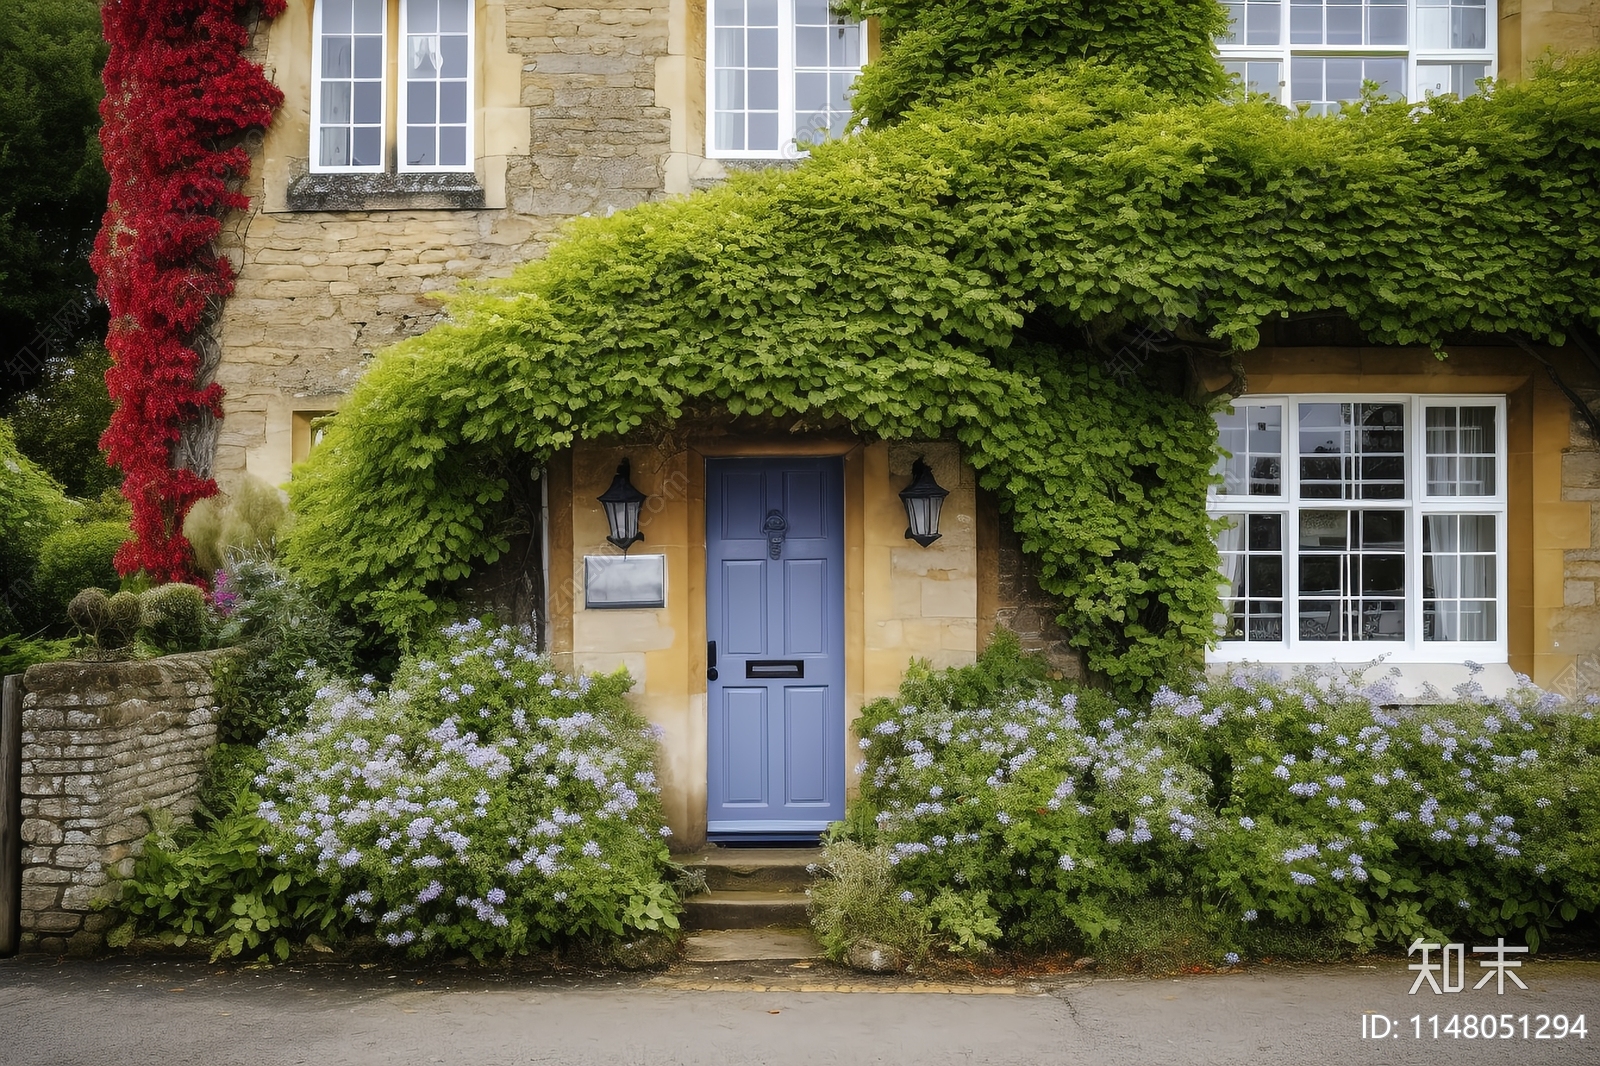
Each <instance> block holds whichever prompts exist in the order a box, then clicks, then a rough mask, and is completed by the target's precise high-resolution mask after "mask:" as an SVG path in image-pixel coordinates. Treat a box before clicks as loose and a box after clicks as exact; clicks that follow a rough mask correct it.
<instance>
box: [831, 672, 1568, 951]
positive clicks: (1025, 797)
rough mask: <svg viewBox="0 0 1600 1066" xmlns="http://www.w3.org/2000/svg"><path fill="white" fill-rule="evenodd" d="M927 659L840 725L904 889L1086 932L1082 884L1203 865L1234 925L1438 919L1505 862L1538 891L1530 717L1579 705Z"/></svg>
mask: <svg viewBox="0 0 1600 1066" xmlns="http://www.w3.org/2000/svg"><path fill="white" fill-rule="evenodd" d="M951 676H953V675H951ZM937 680H938V678H937V676H936V675H931V674H926V675H917V674H916V673H915V671H914V672H913V680H912V681H908V683H907V687H906V689H905V690H904V691H903V693H902V698H901V699H900V700H899V701H897V702H895V703H890V702H889V701H880V702H879V703H877V704H874V705H872V706H871V707H869V708H867V711H866V715H865V717H864V719H863V727H862V729H861V730H860V732H861V736H862V739H861V741H860V747H861V750H862V753H863V759H862V762H861V765H860V772H861V775H862V786H863V788H862V795H863V800H864V802H866V803H867V804H868V805H869V807H870V810H871V813H872V815H873V820H872V824H873V826H874V829H875V831H876V838H877V840H878V842H880V843H882V844H883V845H884V846H885V849H886V852H887V854H888V856H889V860H888V861H889V862H890V864H891V865H892V866H893V868H894V871H895V874H894V876H895V878H896V879H897V880H899V881H900V882H902V883H904V884H907V885H909V886H912V887H914V888H916V889H917V890H918V891H917V893H916V894H917V896H918V898H923V899H928V898H933V897H935V896H937V895H938V894H939V893H941V892H948V891H951V890H957V891H962V892H971V893H979V892H982V893H985V894H986V897H985V898H989V899H993V898H996V897H997V896H999V895H1004V897H1005V898H1007V899H1011V900H1015V901H1016V903H1015V904H1013V906H1014V907H1015V908H1016V910H1015V913H1013V914H1011V915H1009V916H1006V915H1002V918H1003V919H1004V920H1005V921H1008V922H1010V921H1014V922H1022V923H1027V922H1041V923H1042V924H1044V925H1045V926H1047V927H1048V925H1049V922H1050V921H1060V920H1062V919H1061V918H1050V917H1049V915H1050V914H1052V913H1054V914H1057V915H1061V916H1062V917H1063V918H1065V920H1068V921H1079V920H1080V915H1087V917H1083V918H1082V921H1084V922H1085V923H1086V924H1085V925H1084V926H1081V927H1080V928H1081V929H1082V931H1083V932H1084V933H1085V935H1089V936H1093V935H1094V933H1093V929H1094V928H1096V927H1097V923H1098V921H1099V919H1097V918H1095V917H1093V914H1094V912H1093V910H1092V906H1091V905H1090V904H1088V903H1085V902H1084V901H1085V900H1089V899H1094V898H1096V897H1095V896H1094V893H1096V892H1101V891H1104V890H1103V889H1101V888H1097V886H1115V887H1114V891H1117V892H1122V893H1127V892H1129V891H1138V889H1137V887H1133V886H1139V885H1162V886H1171V885H1174V884H1187V885H1191V886H1194V887H1193V889H1192V890H1193V891H1196V892H1204V893H1206V894H1207V895H1208V896H1214V895H1216V891H1217V890H1216V889H1215V888H1210V887H1207V886H1212V885H1216V884H1219V883H1220V884H1226V885H1227V886H1229V887H1228V888H1227V889H1226V891H1225V892H1223V893H1221V896H1220V898H1221V900H1222V901H1223V906H1224V908H1225V909H1227V910H1231V912H1232V913H1233V914H1235V915H1242V916H1243V924H1244V925H1246V926H1248V925H1250V923H1253V922H1255V921H1256V920H1257V919H1258V917H1261V916H1269V915H1270V916H1271V917H1272V918H1273V919H1274V920H1277V921H1284V920H1292V921H1296V922H1324V923H1328V924H1329V925H1331V926H1333V927H1334V928H1336V929H1338V930H1339V931H1340V932H1341V934H1342V935H1343V936H1345V937H1346V938H1347V939H1348V940H1350V941H1352V942H1355V943H1358V944H1369V945H1370V944H1371V943H1372V942H1373V938H1374V937H1376V936H1378V935H1379V932H1378V931H1379V930H1387V931H1386V932H1385V933H1384V934H1383V935H1386V936H1389V937H1391V938H1393V937H1400V938H1401V939H1405V938H1404V936H1403V934H1404V933H1406V932H1408V931H1421V930H1424V929H1428V928H1434V929H1437V928H1448V927H1453V923H1456V922H1459V921H1460V920H1461V919H1460V918H1459V915H1460V914H1461V913H1463V912H1464V909H1463V908H1462V907H1460V906H1459V904H1458V900H1460V899H1466V900H1467V903H1468V906H1467V908H1465V911H1466V912H1471V913H1474V914H1475V913H1477V911H1476V910H1474V908H1476V907H1477V906H1478V903H1477V902H1476V901H1477V900H1478V899H1479V898H1480V897H1481V898H1483V900H1484V901H1485V902H1486V903H1488V904H1491V905H1492V906H1493V907H1494V908H1498V907H1499V906H1500V905H1501V904H1500V903H1499V902H1496V900H1499V899H1500V898H1501V897H1500V896H1497V895H1496V893H1502V894H1503V893H1504V892H1505V891H1507V889H1506V888H1505V887H1504V886H1519V885H1526V886H1529V887H1528V890H1529V891H1530V892H1538V891H1540V888H1539V886H1540V885H1541V884H1548V883H1550V879H1551V878H1553V877H1557V876H1559V871H1560V869H1561V865H1560V863H1561V862H1563V861H1566V860H1564V858H1563V856H1564V855H1565V854H1566V853H1565V852H1564V851H1562V849H1561V848H1560V847H1557V846H1555V843H1554V841H1553V838H1551V837H1550V836H1549V835H1548V834H1549V832H1550V830H1549V829H1548V828H1540V827H1541V826H1545V827H1548V826H1551V825H1554V824H1556V822H1554V821H1553V819H1558V818H1561V817H1566V818H1569V820H1570V819H1571V818H1572V817H1573V816H1572V815H1563V814H1562V813H1561V812H1563V811H1567V810H1572V809H1574V808H1573V807H1572V804H1573V802H1574V799H1573V797H1574V796H1577V795H1579V793H1577V792H1576V791H1575V790H1574V787H1573V786H1567V787H1565V788H1558V787H1554V782H1555V781H1556V780H1557V779H1558V778H1559V777H1560V774H1559V772H1558V769H1557V768H1556V767H1553V766H1551V765H1549V759H1550V756H1549V755H1548V754H1546V752H1547V750H1548V748H1549V745H1550V744H1551V743H1552V741H1551V740H1550V737H1551V736H1552V735H1555V734H1557V733H1560V731H1561V730H1562V729H1566V728H1567V727H1566V726H1563V725H1562V724H1561V723H1562V722H1563V721H1570V720H1578V721H1582V722H1585V723H1587V722H1592V720H1593V718H1592V716H1593V715H1594V713H1595V711H1594V710H1593V709H1591V708H1590V707H1587V706H1586V707H1584V708H1581V709H1573V708H1571V707H1570V706H1569V705H1568V704H1567V703H1565V701H1563V700H1561V699H1560V698H1559V697H1553V696H1551V695H1550V694H1549V693H1544V692H1541V691H1539V690H1538V689H1536V688H1534V687H1533V686H1531V685H1528V684H1524V685H1523V686H1522V687H1520V688H1519V689H1517V690H1515V691H1513V692H1512V693H1510V694H1508V695H1506V696H1503V697H1493V698H1491V697H1489V696H1487V695H1485V694H1484V693H1483V692H1482V691H1481V690H1477V689H1476V688H1475V685H1473V684H1469V685H1468V686H1464V687H1463V688H1462V689H1460V690H1458V691H1457V692H1456V693H1454V694H1453V695H1452V696H1438V697H1437V701H1436V702H1433V703H1426V704H1420V705H1419V704H1416V703H1410V704H1408V703H1406V702H1404V701H1402V699H1401V698H1400V694H1399V693H1398V692H1397V691H1396V690H1395V688H1394V686H1393V683H1392V681H1391V680H1390V679H1388V678H1380V679H1379V680H1377V681H1375V682H1368V681H1366V680H1364V679H1363V678H1362V677H1361V676H1360V675H1359V674H1347V673H1341V672H1330V673H1321V674H1318V673H1314V672H1306V673H1303V674H1301V675H1299V676H1296V677H1294V678H1291V679H1289V680H1287V681H1285V680H1283V679H1280V678H1277V677H1273V676H1271V675H1268V674H1264V673H1258V672H1254V671H1251V670H1239V671H1237V672H1236V673H1235V674H1234V676H1232V677H1229V678H1213V679H1211V680H1209V681H1207V682H1205V683H1203V684H1201V685H1200V686H1199V687H1198V688H1196V689H1194V690H1192V691H1187V692H1185V691H1179V690H1176V689H1171V688H1162V689H1160V690H1158V691H1157V692H1156V693H1155V695H1154V696H1153V697H1152V698H1151V700H1150V702H1149V705H1148V707H1145V708H1128V707H1117V706H1116V705H1115V704H1112V703H1110V702H1109V701H1108V700H1106V699H1105V698H1104V697H1102V696H1100V695H1098V694H1092V693H1083V694H1079V695H1073V694H1068V695H1066V696H1059V695H1050V694H1049V693H1048V692H1047V691H1046V690H1044V689H1042V688H1039V689H1034V688H1030V687H1028V686H1027V685H1023V686H1021V687H1019V688H1017V689H1015V690H1012V691H1008V692H1004V693H1001V694H996V695H991V696H986V697H985V698H984V699H983V701H982V702H981V703H979V704H977V705H963V703H962V700H961V699H960V698H957V697H958V695H959V694H960V693H962V692H963V691H970V690H963V689H962V688H961V687H960V686H958V685H952V686H951V687H950V688H948V689H941V688H940V687H939V686H938V685H937V684H935V681H937ZM908 696H909V697H910V698H908ZM1562 735H1565V734H1562ZM1587 735H1589V736H1590V737H1591V738H1593V737H1594V736H1595V732H1594V730H1593V729H1590V730H1589V733H1588V734H1587ZM1564 743H1576V742H1575V741H1566V742H1564ZM1586 743H1587V744H1588V747H1589V749H1594V748H1595V747H1596V743H1595V741H1594V739H1591V740H1590V741H1588V742H1586ZM1597 754H1600V752H1595V751H1593V750H1590V751H1589V754H1588V755H1587V756H1585V757H1584V758H1587V759H1588V760H1589V762H1588V763H1585V762H1583V759H1580V760H1579V764H1580V766H1583V765H1590V764H1593V763H1595V761H1596V755H1597ZM1541 841H1544V843H1541ZM1530 849H1531V850H1530ZM1552 860H1554V861H1552ZM1441 870H1443V871H1455V872H1456V874H1454V875H1452V876H1456V878H1457V879H1456V880H1455V881H1453V882H1452V884H1454V885H1457V886H1459V889H1458V891H1456V892H1454V893H1452V894H1450V895H1449V898H1448V899H1444V900H1443V901H1442V902H1441V900H1436V899H1433V898H1432V896H1430V895H1429V894H1428V893H1429V889H1428V888H1427V883H1428V874H1427V872H1428V871H1441ZM1552 871H1556V872H1552ZM1167 890H1170V888H1169V889H1167ZM1593 894H1594V893H1591V895H1593ZM974 898H977V897H974ZM1086 906H1090V907H1091V909H1090V910H1089V911H1085V910H1084V909H1083V908H1084V907H1086ZM1441 908H1442V909H1441ZM1040 915H1045V916H1046V917H1044V918H1040ZM1429 923H1432V924H1431V925H1430V924H1429ZM1407 942H1409V941H1407Z"/></svg>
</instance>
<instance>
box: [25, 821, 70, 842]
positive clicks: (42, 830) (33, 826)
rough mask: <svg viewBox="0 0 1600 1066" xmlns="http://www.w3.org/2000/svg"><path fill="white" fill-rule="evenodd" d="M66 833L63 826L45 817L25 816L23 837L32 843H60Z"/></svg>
mask: <svg viewBox="0 0 1600 1066" xmlns="http://www.w3.org/2000/svg"><path fill="white" fill-rule="evenodd" d="M63 837H64V834H63V833H62V832H61V827H60V826H59V825H57V824H56V823H54V822H51V821H46V820H45V819H43V818H25V819H23V821H22V839H23V840H25V841H27V842H29V843H31V844H59V843H61V842H62V840H63Z"/></svg>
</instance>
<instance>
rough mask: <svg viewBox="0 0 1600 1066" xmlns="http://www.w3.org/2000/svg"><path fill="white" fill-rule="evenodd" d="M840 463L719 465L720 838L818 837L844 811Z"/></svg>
mask: <svg viewBox="0 0 1600 1066" xmlns="http://www.w3.org/2000/svg"><path fill="white" fill-rule="evenodd" d="M842 482H843V471H842V466H841V463H840V461H839V460H838V459H710V460H707V462H706V637H707V640H708V641H709V642H710V643H709V644H708V646H707V649H706V650H707V653H708V660H707V661H708V664H709V663H711V661H712V659H714V665H712V666H711V667H710V669H708V670H707V682H706V689H707V697H708V698H707V713H708V719H709V720H708V723H707V725H708V740H709V744H710V751H709V759H708V762H707V778H708V780H707V806H708V812H707V815H708V824H707V832H708V833H709V835H710V836H711V837H713V838H714V839H717V838H720V839H728V838H747V839H751V838H754V839H760V838H783V837H798V836H808V835H809V836H815V835H816V834H817V833H818V832H820V831H821V830H822V829H824V828H826V826H827V824H828V823H829V822H831V821H834V820H836V819H839V818H842V817H844V761H845V754H844V487H843V483H842Z"/></svg>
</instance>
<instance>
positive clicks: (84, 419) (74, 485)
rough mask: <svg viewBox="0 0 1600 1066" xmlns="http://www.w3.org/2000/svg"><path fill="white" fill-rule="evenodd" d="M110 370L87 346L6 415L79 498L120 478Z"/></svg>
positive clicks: (103, 354)
mask: <svg viewBox="0 0 1600 1066" xmlns="http://www.w3.org/2000/svg"><path fill="white" fill-rule="evenodd" d="M96 29H97V30H98V26H97V27H96ZM101 181H104V177H103V175H102V176H101ZM100 197H101V203H100V207H99V208H98V209H97V210H95V213H94V217H95V224H98V216H99V213H100V211H103V210H104V207H105V194H104V191H103V190H102V191H101V194H100ZM3 255H4V253H3V252H0V257H3ZM91 328H92V327H91ZM101 328H102V329H103V326H102V327H101ZM102 335H103V334H102ZM110 368H111V354H110V353H109V352H107V351H106V349H105V346H104V345H103V344H100V343H98V342H96V343H93V344H86V345H84V346H83V347H82V348H80V349H78V350H77V351H76V352H73V353H71V354H69V355H67V356H65V357H63V358H60V359H52V360H51V361H50V362H49V363H47V364H46V366H45V367H44V371H43V378H42V380H41V381H39V382H38V384H36V385H35V386H34V387H33V388H32V389H30V390H29V391H27V392H25V393H23V394H22V395H21V396H18V397H17V398H16V399H15V400H14V401H13V402H12V404H11V406H10V407H9V408H8V409H7V413H6V417H7V418H9V419H10V421H11V424H12V427H13V428H14V429H15V430H16V435H17V447H18V448H20V449H21V450H22V451H23V452H25V453H26V454H27V455H29V456H31V457H33V458H34V459H35V460H36V461H37V462H38V463H39V465H40V466H42V467H43V468H44V469H45V470H48V471H49V472H50V474H51V476H53V477H54V478H55V479H56V480H57V481H59V482H60V483H61V486H62V488H63V489H64V490H65V491H66V492H67V493H68V494H69V495H72V496H75V497H78V498H79V499H91V498H93V497H96V496H100V495H101V494H103V493H106V492H113V493H114V492H115V491H116V486H117V485H118V484H119V483H120V481H121V477H120V476H119V474H118V472H117V470H116V468H115V467H112V466H110V465H109V464H108V463H107V462H106V457H105V455H103V454H102V453H101V451H100V435H101V434H102V433H104V432H105V431H106V425H107V424H108V423H109V422H110V421H111V396H110V394H109V393H108V392H107V391H106V371H107V370H109V369H110ZM124 506H126V504H124Z"/></svg>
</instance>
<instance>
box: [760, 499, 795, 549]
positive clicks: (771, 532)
mask: <svg viewBox="0 0 1600 1066" xmlns="http://www.w3.org/2000/svg"><path fill="white" fill-rule="evenodd" d="M761 532H762V533H764V534H766V538H767V557H768V558H771V559H776V558H778V557H779V556H781V555H782V554H783V538H784V537H786V536H788V535H789V523H788V521H786V520H785V519H784V517H783V512H782V511H778V510H772V511H768V512H767V520H766V521H765V522H763V523H761Z"/></svg>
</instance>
